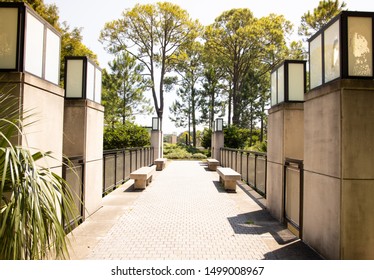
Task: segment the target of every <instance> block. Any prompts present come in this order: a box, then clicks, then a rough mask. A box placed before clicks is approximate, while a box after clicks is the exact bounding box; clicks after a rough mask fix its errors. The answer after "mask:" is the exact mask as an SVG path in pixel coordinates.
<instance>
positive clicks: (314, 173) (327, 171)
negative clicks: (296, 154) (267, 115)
mask: <svg viewBox="0 0 374 280" xmlns="http://www.w3.org/2000/svg"><path fill="white" fill-rule="evenodd" d="M373 107H374V82H373V80H344V79H343V80H337V81H335V82H332V83H329V84H326V85H324V86H322V87H319V88H316V89H313V90H311V91H310V92H309V93H308V94H307V95H306V99H305V134H304V135H305V136H304V138H305V146H304V170H305V171H304V181H305V183H304V185H305V189H304V197H305V198H304V241H305V242H306V243H307V244H309V245H310V246H312V247H313V248H314V249H316V250H317V251H318V252H319V253H320V254H321V255H323V256H325V257H326V258H328V259H374V251H373V249H372V248H374V219H373V216H374V207H373V205H374V168H373V166H374V156H373V155H374V148H373V147H374V146H373V143H374V126H373V120H374V110H373Z"/></svg>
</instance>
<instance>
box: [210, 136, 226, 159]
mask: <svg viewBox="0 0 374 280" xmlns="http://www.w3.org/2000/svg"><path fill="white" fill-rule="evenodd" d="M224 140H225V138H224V135H223V131H215V132H213V133H212V158H214V159H216V160H218V161H219V162H220V163H221V148H223V147H224Z"/></svg>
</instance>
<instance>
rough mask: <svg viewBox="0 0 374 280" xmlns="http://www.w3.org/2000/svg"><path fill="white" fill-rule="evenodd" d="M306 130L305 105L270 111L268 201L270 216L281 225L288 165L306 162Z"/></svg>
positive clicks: (288, 106) (289, 105) (285, 104)
mask: <svg viewBox="0 0 374 280" xmlns="http://www.w3.org/2000/svg"><path fill="white" fill-rule="evenodd" d="M303 128H304V112H303V103H282V104H279V105H277V106H274V107H272V108H271V109H270V110H269V118H268V149H267V150H268V152H267V157H268V163H267V168H268V170H267V195H266V197H267V206H268V209H269V212H270V213H271V214H272V216H273V217H274V218H276V219H278V220H279V221H283V219H284V217H283V212H284V202H283V199H284V198H283V197H284V195H283V194H284V189H283V182H284V174H283V173H284V169H283V168H284V162H285V159H286V158H294V159H299V160H302V159H303V153H304V133H303Z"/></svg>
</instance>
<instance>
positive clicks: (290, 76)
mask: <svg viewBox="0 0 374 280" xmlns="http://www.w3.org/2000/svg"><path fill="white" fill-rule="evenodd" d="M305 92H306V61H305V60H284V61H283V62H282V63H280V64H278V65H277V66H276V67H275V68H274V69H273V70H272V72H271V105H272V106H274V105H277V104H280V103H283V102H304V94H305Z"/></svg>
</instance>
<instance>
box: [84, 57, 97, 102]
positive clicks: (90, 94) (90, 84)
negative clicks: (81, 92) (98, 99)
mask: <svg viewBox="0 0 374 280" xmlns="http://www.w3.org/2000/svg"><path fill="white" fill-rule="evenodd" d="M94 90H95V66H94V65H93V64H92V63H90V62H87V84H86V98H87V99H89V100H94Z"/></svg>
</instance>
